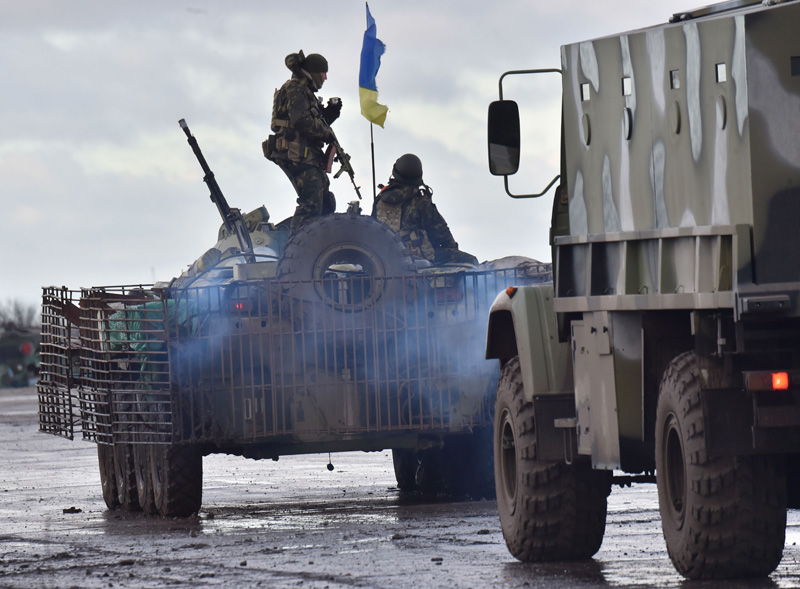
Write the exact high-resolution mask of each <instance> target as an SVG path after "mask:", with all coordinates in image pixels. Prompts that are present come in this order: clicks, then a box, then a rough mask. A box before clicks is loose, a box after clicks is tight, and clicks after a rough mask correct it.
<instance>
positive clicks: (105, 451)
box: [97, 444, 119, 509]
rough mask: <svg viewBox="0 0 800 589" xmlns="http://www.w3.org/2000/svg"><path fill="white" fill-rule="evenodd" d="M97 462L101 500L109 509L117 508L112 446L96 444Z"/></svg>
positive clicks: (117, 497)
mask: <svg viewBox="0 0 800 589" xmlns="http://www.w3.org/2000/svg"><path fill="white" fill-rule="evenodd" d="M97 462H98V464H99V466H100V485H101V487H102V488H103V501H105V503H106V507H108V508H109V509H118V508H119V495H117V475H116V472H115V470H114V447H113V446H108V445H106V444H97Z"/></svg>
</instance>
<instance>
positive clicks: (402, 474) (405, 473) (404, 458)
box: [392, 448, 419, 493]
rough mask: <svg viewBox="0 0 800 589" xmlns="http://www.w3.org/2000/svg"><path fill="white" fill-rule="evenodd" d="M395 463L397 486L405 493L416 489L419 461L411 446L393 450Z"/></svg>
mask: <svg viewBox="0 0 800 589" xmlns="http://www.w3.org/2000/svg"><path fill="white" fill-rule="evenodd" d="M392 462H393V463H394V477H395V479H397V488H398V489H400V490H401V491H403V492H405V493H409V492H412V491H416V489H417V484H416V476H417V468H418V467H419V461H418V460H417V455H416V454H415V453H414V451H413V450H411V449H409V448H395V449H394V450H392Z"/></svg>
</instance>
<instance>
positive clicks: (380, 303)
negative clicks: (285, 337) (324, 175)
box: [277, 213, 416, 330]
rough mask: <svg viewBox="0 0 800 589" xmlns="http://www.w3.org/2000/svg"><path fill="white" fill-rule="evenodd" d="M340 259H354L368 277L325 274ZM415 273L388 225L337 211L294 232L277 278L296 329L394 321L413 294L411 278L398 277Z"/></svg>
mask: <svg viewBox="0 0 800 589" xmlns="http://www.w3.org/2000/svg"><path fill="white" fill-rule="evenodd" d="M338 264H357V265H359V266H361V268H362V270H363V272H362V273H361V274H362V275H366V276H368V277H369V279H366V278H352V279H349V280H348V279H341V281H340V282H339V283H338V284H337V283H333V281H328V280H323V279H325V278H326V277H329V275H330V268H331V266H335V265H338ZM415 273H416V267H415V265H414V261H413V259H412V258H411V253H410V251H409V250H408V248H407V247H405V246H404V245H403V243H402V241H401V240H400V237H399V236H398V235H397V234H396V233H394V232H393V231H392V230H391V229H389V227H388V226H387V225H385V224H383V223H381V222H380V221H377V220H376V219H373V218H372V217H368V216H363V215H352V214H349V213H339V214H333V215H327V216H324V217H319V218H317V219H314V220H313V221H311V222H309V223H306V224H305V225H303V226H301V227H300V228H299V229H298V230H297V231H296V232H295V233H294V234H292V236H291V237H290V238H289V241H288V243H287V244H286V249H285V250H284V251H283V254H282V255H281V257H280V259H279V260H278V267H277V280H278V281H279V282H281V283H282V284H281V288H282V293H283V294H284V297H285V298H284V302H285V303H286V304H285V305H283V307H284V308H286V307H287V305H288V307H290V308H289V309H288V310H287V311H288V312H290V313H291V315H292V317H293V320H294V322H295V328H296V329H301V328H302V329H303V330H316V329H321V328H322V327H323V326H324V327H325V329H326V330H330V329H332V328H337V329H342V328H344V329H359V328H364V327H373V325H372V323H373V321H377V327H392V326H393V325H394V324H395V323H396V318H397V317H398V316H400V317H402V316H403V313H404V306H405V304H406V303H410V302H413V301H414V300H415V293H414V287H415V284H414V281H413V279H405V280H402V279H397V278H396V277H400V276H406V277H407V276H413V275H414V274H415ZM334 285H336V286H335V287H334ZM331 309H333V310H335V311H337V312H338V313H337V314H333V315H332V314H331V313H330V310H331ZM369 311H374V313H370V312H369Z"/></svg>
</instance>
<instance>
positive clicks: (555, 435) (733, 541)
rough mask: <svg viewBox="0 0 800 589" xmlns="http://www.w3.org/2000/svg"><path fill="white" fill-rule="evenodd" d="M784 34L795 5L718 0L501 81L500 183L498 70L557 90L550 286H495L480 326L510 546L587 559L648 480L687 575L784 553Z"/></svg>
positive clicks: (793, 328)
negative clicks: (620, 495)
mask: <svg viewBox="0 0 800 589" xmlns="http://www.w3.org/2000/svg"><path fill="white" fill-rule="evenodd" d="M768 4H775V5H774V6H768ZM798 30H800V2H785V3H775V2H764V3H763V4H762V2H761V1H760V0H759V1H753V0H739V1H734V2H723V3H721V4H716V5H713V6H709V7H706V8H702V9H699V10H693V11H688V12H685V13H681V14H676V15H674V16H673V17H672V18H671V19H669V22H668V23H664V24H661V25H658V26H654V27H651V28H646V29H643V30H638V31H633V32H628V33H623V34H619V35H613V36H609V37H604V38H600V39H595V40H591V41H585V42H581V43H574V44H571V45H566V46H564V47H562V49H561V67H560V68H559V69H554V70H549V71H541V70H536V71H533V70H529V71H524V72H523V71H513V72H508V73H506V74H504V75H503V77H502V78H501V80H500V100H498V101H497V102H495V103H492V104H491V105H490V108H489V125H488V129H489V133H488V143H489V146H488V147H489V160H490V171H491V172H492V173H493V174H495V175H501V176H505V181H506V191H507V192H509V194H511V191H510V190H509V188H508V186H509V184H508V176H509V175H510V174H513V173H515V172H516V171H517V170H518V168H519V162H520V148H521V145H520V135H521V128H520V120H519V118H520V116H519V112H520V111H519V107H518V105H517V103H516V102H514V101H511V100H506V99H504V96H503V89H504V83H506V82H507V81H508V78H507V76H510V75H521V74H526V73H533V74H536V75H557V74H560V75H561V83H562V131H561V133H562V138H561V154H562V156H561V165H560V171H559V178H558V180H559V182H558V184H557V188H556V189H555V197H554V200H553V208H552V229H551V245H552V252H553V260H554V283H553V284H552V285H533V286H519V287H518V288H508V289H507V290H505V291H504V292H502V293H500V294H499V295H498V297H497V299H496V300H495V302H494V303H493V305H492V307H491V314H490V319H489V326H488V335H487V348H486V356H487V358H497V359H499V360H500V364H501V366H502V373H501V378H500V382H499V385H498V391H497V398H496V408H495V422H494V448H495V450H494V451H495V469H496V483H497V502H498V509H499V512H500V520H501V524H502V529H503V534H504V537H505V540H506V543H507V545H508V548H509V550H510V552H511V553H512V554H513V555H514V556H516V557H517V558H518V559H520V560H523V561H545V560H569V559H582V558H589V557H591V556H592V555H593V554H594V553H595V552H596V551H597V550H598V549H599V547H600V545H601V543H602V539H603V533H604V528H605V522H606V509H607V497H608V495H609V492H610V489H611V486H612V484H613V483H620V484H630V483H635V482H655V483H656V484H657V488H658V498H659V509H660V514H661V525H662V530H663V535H664V539H665V541H666V546H667V550H668V553H669V556H670V559H671V560H672V563H673V564H674V566H675V568H676V569H677V570H678V572H680V573H681V574H682V575H684V576H685V577H687V578H690V579H694V578H735V577H751V576H763V575H768V574H769V573H771V572H772V571H773V570H774V569H775V568H776V566H777V565H778V564H779V562H780V560H781V557H782V551H783V546H784V541H785V540H784V537H785V527H786V511H787V507H797V506H798V504H800V486H798V472H800V471H799V470H798V452H800V237H798V236H800V231H798V228H799V227H800V116H798V113H800V41H798V36H797V31H798ZM553 72H555V74H554V73H553ZM506 87H507V84H506Z"/></svg>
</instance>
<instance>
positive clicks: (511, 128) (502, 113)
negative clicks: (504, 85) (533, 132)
mask: <svg viewBox="0 0 800 589" xmlns="http://www.w3.org/2000/svg"><path fill="white" fill-rule="evenodd" d="M488 142H489V172H491V174H492V175H494V176H508V175H511V174H516V173H517V170H519V144H520V133H519V107H518V106H517V103H516V102H514V101H513V100H496V101H494V102H492V103H491V104H490V105H489V129H488Z"/></svg>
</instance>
